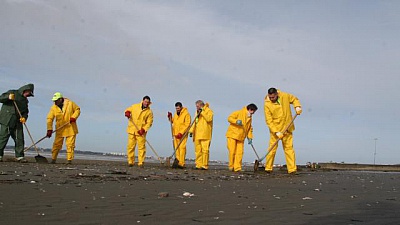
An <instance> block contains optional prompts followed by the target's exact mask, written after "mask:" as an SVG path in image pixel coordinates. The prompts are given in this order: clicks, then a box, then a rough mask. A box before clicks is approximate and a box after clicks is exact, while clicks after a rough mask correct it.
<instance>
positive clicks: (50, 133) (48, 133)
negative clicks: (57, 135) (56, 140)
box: [46, 130, 53, 138]
mask: <svg viewBox="0 0 400 225" xmlns="http://www.w3.org/2000/svg"><path fill="white" fill-rule="evenodd" d="M52 134H53V130H47V134H46V136H47V137H48V138H51V135H52Z"/></svg>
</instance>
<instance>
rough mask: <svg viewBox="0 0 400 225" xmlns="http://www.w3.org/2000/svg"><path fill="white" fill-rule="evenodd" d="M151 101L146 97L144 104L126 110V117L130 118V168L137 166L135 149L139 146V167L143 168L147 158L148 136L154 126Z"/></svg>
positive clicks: (128, 129) (128, 128)
mask: <svg viewBox="0 0 400 225" xmlns="http://www.w3.org/2000/svg"><path fill="white" fill-rule="evenodd" d="M150 104H151V100H150V97H149V96H144V97H143V100H142V102H140V103H137V104H133V105H131V106H130V107H128V108H127V109H125V117H126V118H128V127H127V129H126V132H127V133H128V144H127V147H126V150H127V153H128V166H129V167H132V166H133V165H134V164H135V148H136V143H137V144H138V166H139V167H143V166H144V165H143V164H144V159H145V157H146V134H147V132H148V131H149V129H150V127H151V126H152V125H153V112H152V111H151V109H150Z"/></svg>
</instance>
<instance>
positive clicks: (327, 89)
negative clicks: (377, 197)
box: [0, 0, 400, 164]
mask: <svg viewBox="0 0 400 225" xmlns="http://www.w3.org/2000/svg"><path fill="white" fill-rule="evenodd" d="M399 62H400V2H399V1H366V0H362V1H361V0H360V1H339V0H335V1H319V0H318V1H296V0H295V1H284V0H283V1H282V0H280V1H266V0H262V1H251V0H247V1H244V0H243V1H235V0H220V1H215V0H209V1H128V0H126V1H119V0H113V1H101V0H93V1H90V0H88V1H78V0H76V1H66V0H59V1H45V0H30V1H24V0H2V1H0V92H1V93H3V92H6V91H7V90H9V89H17V88H19V87H20V86H22V85H25V84H27V83H34V84H35V88H36V89H35V97H34V98H30V99H29V101H30V103H29V109H30V114H29V119H28V122H27V125H28V127H29V128H30V130H31V133H32V134H33V136H34V138H35V139H39V138H41V137H43V136H45V134H46V115H47V112H48V110H49V108H50V107H51V105H52V104H53V102H52V101H51V97H52V95H53V93H54V92H57V91H60V92H62V93H63V94H64V96H66V97H68V98H70V99H71V100H73V101H75V102H76V103H77V104H78V105H79V106H80V107H81V116H80V117H79V119H78V127H79V134H78V137H77V142H76V149H79V150H89V151H98V152H126V142H127V134H126V125H127V120H126V118H125V117H124V110H125V109H126V108H127V107H128V106H130V105H132V104H134V103H138V102H140V101H141V99H142V97H143V96H144V95H149V96H150V97H151V99H152V102H153V104H152V105H151V108H152V110H153V112H154V115H155V117H154V124H153V127H152V128H151V129H150V131H149V133H148V141H149V142H150V143H151V144H152V145H153V146H154V148H155V149H156V151H157V152H158V154H159V155H161V156H169V155H171V154H172V141H171V133H170V127H169V122H168V120H167V117H166V115H167V112H168V111H173V110H174V109H175V108H174V104H175V102H176V101H181V102H182V103H183V104H184V106H186V107H188V109H189V112H190V113H191V114H192V116H193V114H194V111H195V104H194V102H195V101H196V100H198V99H202V100H204V101H205V102H209V104H210V108H211V109H212V110H213V111H214V131H213V139H212V143H211V148H210V159H212V160H224V161H227V160H228V157H227V149H226V138H225V132H226V129H227V127H228V122H227V117H228V116H229V114H230V113H231V112H233V111H235V110H239V109H241V108H242V107H244V106H246V105H247V104H249V103H255V104H256V105H257V106H258V107H259V110H258V111H257V112H256V114H255V115H254V118H253V126H254V136H255V137H254V145H255V147H256V149H257V151H258V153H259V154H260V155H264V154H265V153H266V149H267V147H268V146H267V144H268V140H269V132H268V128H267V126H266V123H265V118H264V110H263V103H264V97H265V95H266V92H267V90H268V88H270V87H276V88H278V89H280V90H281V91H285V92H289V93H292V94H294V95H296V96H297V97H298V98H299V99H300V101H301V103H302V105H303V111H304V112H303V114H302V115H301V116H299V117H298V118H297V119H296V122H295V125H296V130H295V132H294V148H295V151H296V156H297V161H298V163H299V164H304V163H306V162H309V161H310V162H328V161H334V162H347V163H373V160H374V151H375V145H374V144H375V141H374V139H375V138H378V140H377V142H376V143H377V154H376V163H382V164H398V163H400V151H399V145H400V138H399V135H400V132H399V125H400V122H399V121H400V120H399V119H398V115H399V113H400V104H399V101H400V90H399V88H398V85H399V84H400V75H399V71H400V63H399ZM25 141H26V144H30V140H29V139H28V136H26V140H25ZM52 141H53V138H52V139H51V140H45V141H43V142H42V143H41V144H40V145H39V146H40V147H48V148H50V147H51V145H52ZM9 144H10V145H13V142H12V141H10V142H9ZM187 146H188V157H191V158H193V157H194V148H193V143H192V142H191V141H189V142H188V145H187ZM147 154H148V155H153V153H152V152H151V150H150V149H149V148H148V153H147ZM254 159H256V157H255V154H254V153H253V151H252V150H251V148H250V147H249V146H248V145H247V144H246V145H245V155H244V160H245V161H254ZM275 162H276V163H282V164H284V163H285V160H284V156H283V151H282V149H281V147H280V148H279V150H278V154H277V156H276V161H275Z"/></svg>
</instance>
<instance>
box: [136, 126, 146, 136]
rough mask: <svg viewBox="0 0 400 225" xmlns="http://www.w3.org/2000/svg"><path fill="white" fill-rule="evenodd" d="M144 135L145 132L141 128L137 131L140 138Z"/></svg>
mask: <svg viewBox="0 0 400 225" xmlns="http://www.w3.org/2000/svg"><path fill="white" fill-rule="evenodd" d="M145 133H146V131H145V130H144V129H143V128H142V129H140V130H138V134H139V135H140V136H143V134H145Z"/></svg>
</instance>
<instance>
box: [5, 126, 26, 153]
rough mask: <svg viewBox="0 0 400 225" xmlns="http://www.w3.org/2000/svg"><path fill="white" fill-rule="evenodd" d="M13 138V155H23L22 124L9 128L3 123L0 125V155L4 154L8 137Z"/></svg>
mask: <svg viewBox="0 0 400 225" xmlns="http://www.w3.org/2000/svg"><path fill="white" fill-rule="evenodd" d="M10 136H11V137H12V139H14V143H15V157H16V158H18V157H24V146H25V143H24V130H23V128H22V126H20V127H18V126H17V128H11V127H8V126H5V125H2V124H1V125H0V156H3V155H4V148H5V147H6V145H7V142H8V139H10Z"/></svg>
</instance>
